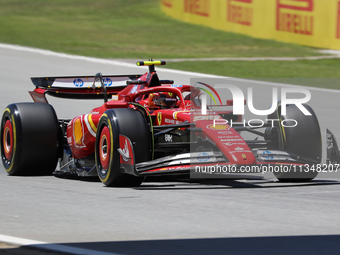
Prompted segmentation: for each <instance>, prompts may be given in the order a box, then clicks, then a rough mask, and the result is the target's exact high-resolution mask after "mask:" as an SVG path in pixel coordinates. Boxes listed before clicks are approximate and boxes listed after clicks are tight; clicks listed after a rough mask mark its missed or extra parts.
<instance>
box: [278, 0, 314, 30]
mask: <svg viewBox="0 0 340 255" xmlns="http://www.w3.org/2000/svg"><path fill="white" fill-rule="evenodd" d="M276 1H277V3H276V4H277V14H276V15H277V16H276V30H277V31H284V32H289V33H295V34H303V35H313V32H314V16H313V10H314V0H276Z"/></svg>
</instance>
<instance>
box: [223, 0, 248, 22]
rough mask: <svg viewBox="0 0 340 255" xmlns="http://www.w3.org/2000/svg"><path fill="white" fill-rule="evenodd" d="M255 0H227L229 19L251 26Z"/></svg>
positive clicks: (229, 20)
mask: <svg viewBox="0 0 340 255" xmlns="http://www.w3.org/2000/svg"><path fill="white" fill-rule="evenodd" d="M252 3H253V0H227V21H228V22H232V23H236V24H240V25H244V26H251V25H252V24H253V5H252Z"/></svg>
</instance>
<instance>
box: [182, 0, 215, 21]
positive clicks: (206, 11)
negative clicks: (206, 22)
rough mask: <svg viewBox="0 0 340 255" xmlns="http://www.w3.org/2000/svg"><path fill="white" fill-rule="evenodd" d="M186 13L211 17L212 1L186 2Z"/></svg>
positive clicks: (190, 0) (186, 0)
mask: <svg viewBox="0 0 340 255" xmlns="http://www.w3.org/2000/svg"><path fill="white" fill-rule="evenodd" d="M184 12H188V13H192V14H196V15H200V16H203V17H209V16H210V0H184Z"/></svg>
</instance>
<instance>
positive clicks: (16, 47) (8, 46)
mask: <svg viewBox="0 0 340 255" xmlns="http://www.w3.org/2000/svg"><path fill="white" fill-rule="evenodd" d="M0 48H4V49H10V50H18V51H24V52H31V53H37V54H41V55H45V56H53V57H60V58H67V59H73V60H83V61H88V62H92V63H101V64H108V65H116V66H122V67H124V66H125V67H130V68H131V67H132V68H136V65H135V64H131V63H126V62H123V61H117V60H112V59H103V58H94V57H85V56H78V55H71V54H66V53H58V52H54V51H50V50H42V49H37V48H32V47H26V46H20V45H12V44H5V43H0ZM159 69H160V70H161V71H162V72H167V73H174V74H182V75H188V76H192V78H195V77H204V78H223V79H231V80H236V81H242V82H248V83H255V84H261V85H267V86H283V87H303V88H307V89H308V90H314V91H323V92H330V93H340V90H336V89H325V88H316V87H309V86H301V85H292V84H285V83H275V82H266V81H256V80H250V79H249V80H248V79H242V78H232V77H228V76H220V75H212V74H203V73H196V72H188V71H180V70H174V69H167V68H159Z"/></svg>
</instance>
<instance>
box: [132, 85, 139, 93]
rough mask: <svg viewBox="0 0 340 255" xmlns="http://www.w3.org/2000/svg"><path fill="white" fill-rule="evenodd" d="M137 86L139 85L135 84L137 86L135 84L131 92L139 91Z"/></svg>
mask: <svg viewBox="0 0 340 255" xmlns="http://www.w3.org/2000/svg"><path fill="white" fill-rule="evenodd" d="M137 88H138V85H135V86H133V88H132V89H131V92H130V93H131V94H132V93H135V92H136V91H137Z"/></svg>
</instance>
